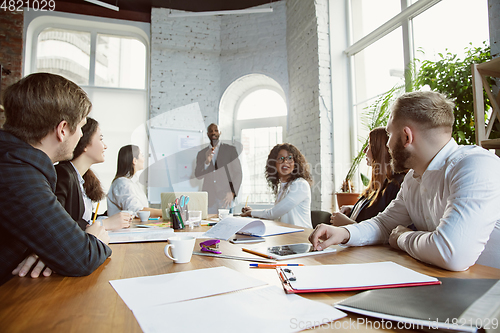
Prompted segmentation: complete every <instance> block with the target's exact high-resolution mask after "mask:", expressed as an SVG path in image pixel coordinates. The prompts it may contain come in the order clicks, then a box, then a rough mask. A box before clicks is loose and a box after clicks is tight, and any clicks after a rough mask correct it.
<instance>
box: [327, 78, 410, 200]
mask: <svg viewBox="0 0 500 333" xmlns="http://www.w3.org/2000/svg"><path fill="white" fill-rule="evenodd" d="M404 88H405V86H404V85H397V86H395V87H393V88H391V89H390V90H389V91H387V92H385V93H384V94H382V95H381V96H379V97H378V98H377V100H376V101H375V103H373V104H372V105H370V106H368V107H366V108H365V112H364V114H363V115H362V116H361V123H362V124H363V125H364V126H365V127H366V129H367V130H368V131H371V130H372V129H374V128H376V127H380V126H385V125H387V120H388V119H389V115H390V106H391V104H392V102H393V101H394V100H395V99H396V98H397V96H399V95H400V94H401V93H402V92H404ZM362 140H364V141H363V144H362V145H361V148H360V150H359V152H358V154H357V155H356V156H355V157H354V159H353V160H352V162H351V166H350V167H349V170H348V171H347V175H346V177H345V178H344V180H343V182H342V187H341V189H340V190H341V192H337V193H336V196H337V205H338V207H342V206H343V205H352V204H354V203H356V201H357V199H358V197H359V193H354V191H353V189H354V185H353V178H354V175H356V171H357V169H358V167H359V164H360V163H361V161H362V160H363V158H364V157H365V148H366V146H368V137H366V138H363V139H362ZM361 180H362V182H363V185H365V186H367V185H368V183H369V181H370V179H369V178H368V177H366V176H365V175H363V174H361Z"/></svg>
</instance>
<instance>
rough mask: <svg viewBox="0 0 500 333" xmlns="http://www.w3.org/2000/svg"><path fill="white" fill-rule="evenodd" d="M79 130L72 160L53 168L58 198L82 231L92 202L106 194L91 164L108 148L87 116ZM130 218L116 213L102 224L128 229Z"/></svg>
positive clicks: (98, 160)
mask: <svg viewBox="0 0 500 333" xmlns="http://www.w3.org/2000/svg"><path fill="white" fill-rule="evenodd" d="M82 133H83V136H82V137H81V139H80V141H79V142H78V145H77V146H76V148H75V150H74V152H73V159H72V160H71V161H65V162H60V163H59V164H57V165H56V166H55V168H56V173H57V184H56V196H57V199H58V200H59V202H60V203H61V205H62V206H63V207H64V208H65V209H66V211H67V212H68V213H69V215H71V217H72V218H73V220H75V221H76V222H77V223H78V225H79V226H80V228H82V229H83V230H85V228H86V227H87V226H88V225H90V223H91V222H92V202H99V201H100V200H102V199H104V198H105V197H106V194H105V193H104V190H103V189H102V186H101V182H100V181H99V178H97V176H96V175H95V174H94V172H93V171H92V170H91V169H90V166H91V165H92V164H96V163H102V162H104V151H105V150H106V148H107V147H106V144H104V142H103V137H102V134H101V129H100V128H99V123H98V122H97V121H96V120H94V119H92V118H90V117H89V118H87V123H86V124H85V126H83V127H82ZM96 214H97V212H96ZM132 218H133V217H132V216H131V214H128V213H122V212H119V213H117V214H115V215H113V216H110V217H109V218H106V219H104V220H103V225H104V227H105V228H106V230H115V229H122V228H128V227H129V226H130V220H131V219H132Z"/></svg>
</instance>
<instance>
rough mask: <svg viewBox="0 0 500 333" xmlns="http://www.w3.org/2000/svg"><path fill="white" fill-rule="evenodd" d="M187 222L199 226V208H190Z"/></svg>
mask: <svg viewBox="0 0 500 333" xmlns="http://www.w3.org/2000/svg"><path fill="white" fill-rule="evenodd" d="M188 222H189V224H190V225H191V226H193V227H199V226H200V225H201V210H190V211H189V221H188Z"/></svg>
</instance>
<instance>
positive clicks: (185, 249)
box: [163, 236, 196, 264]
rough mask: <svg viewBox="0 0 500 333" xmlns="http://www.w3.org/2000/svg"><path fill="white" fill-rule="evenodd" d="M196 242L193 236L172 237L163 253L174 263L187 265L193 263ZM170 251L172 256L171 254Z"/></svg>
mask: <svg viewBox="0 0 500 333" xmlns="http://www.w3.org/2000/svg"><path fill="white" fill-rule="evenodd" d="M195 242H196V238H194V237H192V236H175V237H170V238H169V239H168V244H167V245H166V246H165V249H164V250H163V251H164V252H165V255H166V256H167V257H169V258H170V259H172V260H173V261H174V263H176V264H185V263H188V262H190V261H191V256H192V255H193V249H194V244H195ZM169 249H170V252H171V253H172V254H170V253H169Z"/></svg>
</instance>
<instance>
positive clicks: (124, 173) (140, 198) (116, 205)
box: [108, 145, 162, 217]
mask: <svg viewBox="0 0 500 333" xmlns="http://www.w3.org/2000/svg"><path fill="white" fill-rule="evenodd" d="M142 169H144V155H143V154H142V152H141V150H140V149H139V147H137V146H135V145H127V146H123V147H121V148H120V151H119V152H118V163H117V168H116V175H115V179H113V182H112V183H111V187H110V188H109V192H108V215H113V214H115V213H117V212H120V211H122V210H127V211H132V212H133V213H134V214H137V212H138V211H140V210H147V211H150V212H151V215H150V216H152V217H161V216H162V213H161V209H156V208H149V203H148V198H147V197H146V194H145V193H144V191H143V190H142V188H141V187H140V184H139V183H138V179H137V177H134V175H135V174H136V173H137V171H140V170H142Z"/></svg>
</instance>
